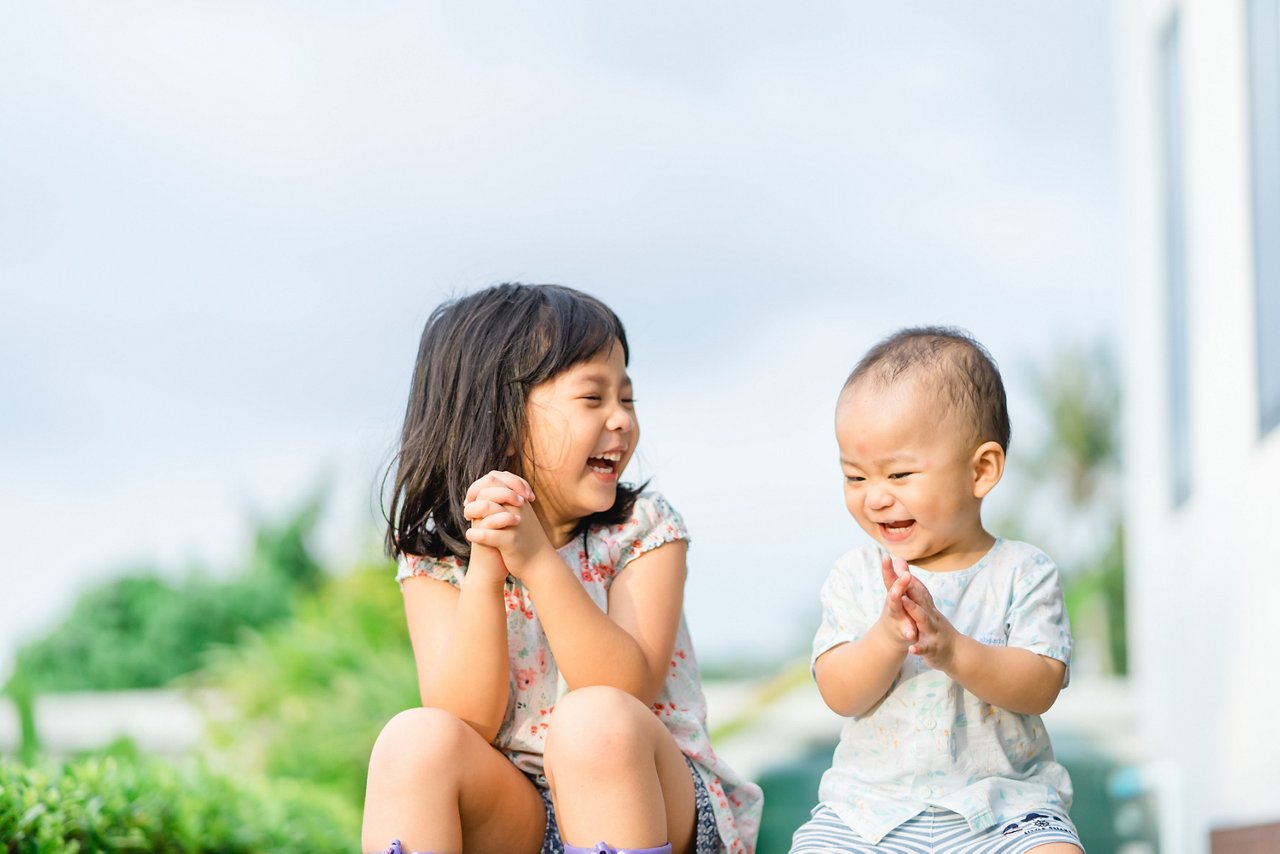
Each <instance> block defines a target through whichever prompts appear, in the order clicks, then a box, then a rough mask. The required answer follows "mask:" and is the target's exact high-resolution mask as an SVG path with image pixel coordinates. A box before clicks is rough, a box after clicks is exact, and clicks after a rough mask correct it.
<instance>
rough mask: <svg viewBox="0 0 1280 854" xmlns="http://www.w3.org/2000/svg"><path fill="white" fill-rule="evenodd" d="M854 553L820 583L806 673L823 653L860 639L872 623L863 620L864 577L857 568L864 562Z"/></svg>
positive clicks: (865, 618)
mask: <svg viewBox="0 0 1280 854" xmlns="http://www.w3.org/2000/svg"><path fill="white" fill-rule="evenodd" d="M858 555H859V553H856V552H855V553H853V554H851V555H846V556H845V557H843V558H841V559H840V560H839V561H838V562H837V563H836V565H835V567H834V568H832V570H831V574H830V575H828V576H827V580H826V581H825V582H824V583H823V585H822V622H821V623H820V624H819V625H818V632H817V634H815V635H814V637H813V655H812V656H811V657H810V659H809V670H810V672H813V671H814V668H815V667H816V666H817V663H818V657H819V656H821V655H822V654H823V653H824V652H826V651H827V650H829V649H831V648H833V647H837V646H839V645H840V644H842V643H853V642H854V641H856V640H860V639H861V638H862V636H863V635H864V634H866V633H867V629H868V627H869V626H870V625H871V623H872V622H873V620H868V619H867V609H866V607H865V606H864V604H863V603H862V601H861V600H862V598H863V593H864V591H863V588H864V586H865V584H866V583H867V579H866V578H864V577H863V576H864V575H865V573H864V572H861V571H860V569H861V564H862V563H863V562H864V561H862V560H858V559H857V557H858ZM877 580H879V579H877ZM881 586H882V587H883V584H882V585H881ZM878 616H879V615H878V614H876V617H878Z"/></svg>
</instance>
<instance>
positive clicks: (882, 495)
mask: <svg viewBox="0 0 1280 854" xmlns="http://www.w3.org/2000/svg"><path fill="white" fill-rule="evenodd" d="M892 504H893V495H892V494H890V492H889V490H887V489H884V488H882V487H879V486H873V487H871V488H870V489H868V490H867V508H868V509H870V510H884V509H886V508H888V507H890V506H892Z"/></svg>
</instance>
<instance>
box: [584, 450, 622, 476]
mask: <svg viewBox="0 0 1280 854" xmlns="http://www.w3.org/2000/svg"><path fill="white" fill-rule="evenodd" d="M620 462H622V454H621V452H618V451H613V452H610V453H607V454H601V455H600V456H598V457H588V458H587V468H589V469H591V470H592V471H593V472H595V473H596V474H617V473H618V463H620Z"/></svg>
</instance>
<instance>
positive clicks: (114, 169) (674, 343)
mask: <svg viewBox="0 0 1280 854" xmlns="http://www.w3.org/2000/svg"><path fill="white" fill-rule="evenodd" d="M1108 14H1109V13H1108V7H1107V4H1105V3H1103V2H1101V0H1091V2H1088V3H1072V4H1067V3H1058V4H1048V5H1037V6H1035V7H1034V8H1030V7H1027V6H1026V5H1025V4H1018V3H1013V2H980V3H973V4H965V5H964V6H963V7H956V8H951V7H945V6H944V7H924V6H905V7H904V6H902V5H901V4H898V5H893V6H885V5H883V4H872V3H865V2H859V3H835V2H826V3H816V2H815V3H805V4H802V5H800V6H795V5H791V6H786V7H783V6H777V5H774V4H746V5H743V4H729V3H725V2H719V3H710V4H698V5H697V6H693V7H690V6H687V5H684V4H675V3H659V4H657V5H654V4H646V5H645V6H643V7H638V6H637V7H620V6H617V5H588V4H581V3H551V4H538V5H537V6H529V5H527V4H519V3H476V4H465V5H462V4H410V3H377V4H373V5H365V6H361V7H351V6H346V5H341V4H324V3H322V4H311V3H306V4H304V3H300V2H295V3H283V4H271V5H269V6H262V5H260V4H251V3H230V4H216V5H208V4H193V3H178V4H161V3H154V2H132V3H122V4H111V5H110V6H101V5H98V4H91V3H83V2H82V3H59V4H8V5H7V6H5V7H4V8H3V10H0V383H2V385H0V400H2V402H0V406H2V407H3V413H2V414H0V471H3V473H4V474H3V477H0V500H3V502H4V506H5V507H6V508H8V512H7V513H6V516H7V519H6V522H5V525H6V528H8V526H10V525H12V526H13V527H12V529H11V530H9V531H7V532H6V533H7V535H6V537H5V540H6V542H7V543H8V546H7V548H6V550H5V553H3V554H0V566H3V571H4V573H5V577H6V581H7V582H8V581H12V584H11V585H10V586H11V589H14V590H16V591H17V593H18V595H17V596H16V597H13V598H11V599H9V600H8V601H9V604H5V605H3V606H0V623H2V624H3V625H5V626H6V629H5V632H4V633H6V634H10V637H9V638H0V653H3V652H4V648H3V644H4V643H5V642H8V643H12V642H13V639H14V638H16V637H18V636H20V635H23V634H28V633H30V632H32V631H35V630H36V629H37V628H38V627H39V626H41V625H44V624H47V622H48V621H49V620H51V619H52V618H53V616H54V615H55V614H56V613H57V612H58V611H59V609H61V608H63V607H65V606H66V604H67V603H68V602H69V601H70V598H71V597H73V596H74V594H75V592H76V591H77V589H78V588H79V587H81V586H82V585H83V583H84V579H86V578H89V577H94V576H100V575H102V574H104V573H107V572H109V571H110V570H111V569H112V568H113V567H115V566H117V565H119V564H121V563H124V562H128V561H133V560H146V559H155V560H160V561H166V562H181V561H183V560H185V559H187V558H188V557H189V556H191V555H200V556H204V557H205V558H207V560H209V561H210V562H212V563H214V564H218V563H219V562H221V561H225V560H228V559H229V558H230V557H231V556H232V555H234V554H235V553H236V548H237V545H238V544H239V543H240V542H241V541H242V539H243V538H244V537H245V536H246V532H245V531H244V525H243V520H244V517H245V515H246V513H247V512H248V510H249V508H254V507H256V508H264V509H266V508H278V507H281V506H283V505H287V504H289V503H290V502H292V501H294V500H297V499H299V498H300V496H301V494H302V493H303V492H305V491H306V490H307V489H309V488H310V487H311V486H312V485H313V484H315V483H316V482H317V481H318V480H319V479H320V478H321V477H322V476H323V474H324V473H326V472H327V473H328V476H329V477H331V478H332V480H333V483H334V490H335V498H334V502H335V503H334V508H333V510H332V513H331V516H332V517H333V518H332V520H331V524H330V525H328V526H327V528H326V532H327V533H326V547H327V548H328V549H329V550H331V552H333V553H334V554H335V555H343V554H347V555H349V554H351V553H353V552H356V551H358V550H359V549H361V548H364V547H366V546H367V543H368V537H367V531H368V529H369V528H370V527H372V526H373V525H374V524H375V519H376V513H375V511H374V510H373V509H372V507H371V501H370V496H371V493H372V491H373V490H375V489H376V480H377V476H378V473H379V472H378V468H379V465H380V464H382V463H384V462H385V460H386V458H387V454H388V453H389V450H390V446H391V443H392V441H393V439H394V435H395V431H396V428H397V425H396V421H397V419H398V417H399V414H400V411H401V408H402V406H403V400H404V394H405V388H406V385H407V379H408V374H409V370H410V367H411V363H412V358H413V354H414V352H415V350H416V343H417V336H418V334H419V332H420V329H421V325H422V322H423V321H424V320H425V318H426V316H427V314H428V313H429V312H430V310H431V308H432V307H433V306H434V305H435V304H436V303H437V302H438V301H439V300H440V299H442V298H445V297H447V296H449V295H451V294H455V293H461V292H465V291H469V290H472V289H475V288H476V287H479V286H482V285H485V284H488V283H490V282H493V281H499V280H525V281H560V282H564V283H566V284H571V285H574V286H577V287H580V288H583V289H585V290H588V291H591V292H593V293H596V294H598V295H600V296H601V297H603V298H604V299H605V300H606V301H608V302H609V303H610V304H611V305H613V306H614V307H615V309H617V310H618V311H619V313H620V314H621V315H622V317H623V319H624V320H625V321H626V322H627V324H628V330H629V333H630V335H631V337H632V339H633V345H634V352H635V362H634V366H633V373H634V374H635V375H636V377H637V380H638V382H639V389H640V393H641V395H642V396H643V409H642V413H643V417H644V418H645V444H646V448H645V449H644V452H645V455H646V456H645V459H646V460H648V461H650V463H651V464H652V466H653V469H654V471H653V472H652V473H653V474H654V475H655V476H656V480H655V483H656V484H658V485H659V486H661V487H662V488H665V489H669V490H670V492H671V493H672V498H673V500H675V501H676V504H677V506H678V507H679V508H680V509H681V510H682V511H684V513H685V514H686V516H687V517H688V518H689V521H690V524H691V526H692V530H693V536H694V539H695V542H696V543H697V545H696V546H695V549H696V551H695V555H696V557H697V561H698V564H697V566H696V567H695V572H694V574H693V575H692V576H691V581H690V591H689V609H690V622H691V624H692V626H693V631H694V634H695V637H697V638H698V640H699V644H700V646H701V647H703V649H704V657H707V654H708V653H709V652H710V653H712V654H714V655H728V654H730V653H732V652H734V651H736V650H738V649H743V650H745V651H748V652H761V651H767V649H766V648H767V647H768V646H769V645H770V644H772V645H776V644H778V643H782V642H784V639H782V638H781V635H770V634H769V633H768V632H761V631H759V625H758V623H759V619H758V617H759V615H760V614H762V613H764V612H765V611H767V610H768V609H769V608H776V609H779V610H780V611H787V612H788V613H790V614H799V613H802V612H804V611H805V609H807V608H810V607H812V602H813V601H814V600H815V599H816V584H817V583H818V581H819V580H820V578H821V576H822V574H823V573H825V569H826V566H827V565H829V563H830V561H831V560H832V559H833V558H834V557H835V556H836V555H837V554H838V553H839V552H840V551H843V550H844V549H845V548H847V547H848V546H849V545H851V544H852V540H853V537H854V536H856V531H854V530H853V529H852V527H851V526H852V523H851V522H848V521H847V520H846V519H845V518H844V516H843V510H842V508H841V506H840V504H839V493H838V489H837V488H836V486H833V485H832V484H833V483H834V481H833V480H832V479H831V477H830V474H831V472H830V471H829V470H828V469H829V468H830V466H831V463H830V460H829V459H828V457H829V454H827V452H826V449H825V447H824V444H823V443H824V442H827V436H826V431H828V426H829V425H828V420H829V419H828V416H829V407H830V398H831V396H832V395H833V394H834V391H833V389H834V388H836V387H838V384H839V381H840V379H841V378H843V376H844V374H845V372H847V370H848V368H849V366H850V365H851V364H852V362H853V361H854V360H855V359H856V358H857V356H858V354H859V353H860V352H861V350H862V349H864V348H865V347H866V346H868V345H869V344H870V343H872V342H873V341H874V340H876V339H877V338H879V337H880V336H882V335H883V334H885V333H887V332H889V331H891V329H892V328H894V327H895V326H897V325H903V324H907V323H924V322H946V323H956V324H960V325H963V326H966V327H967V328H969V329H970V330H971V331H972V332H974V334H976V335H977V336H978V337H979V338H980V339H981V340H983V341H984V342H985V343H987V345H988V346H989V347H990V348H991V349H992V351H993V352H994V353H995V354H996V356H997V358H998V359H999V360H1000V361H1001V363H1002V365H1004V366H1005V369H1006V375H1007V376H1008V377H1009V380H1010V383H1011V385H1015V386H1016V382H1017V376H1016V374H1017V372H1016V370H1014V368H1015V367H1016V366H1017V365H1018V364H1019V363H1022V362H1025V361H1027V360H1031V359H1034V358H1037V357H1040V356H1042V355H1045V354H1047V353H1048V352H1049V349H1050V348H1049V345H1050V344H1051V343H1052V342H1053V341H1055V340H1059V339H1062V338H1071V337H1081V336H1094V335H1104V336H1105V335H1113V334H1114V331H1115V328H1116V326H1117V324H1118V322H1119V312H1118V311H1117V310H1116V307H1115V306H1114V304H1113V299H1112V297H1113V294H1115V293H1116V292H1117V275H1118V273H1117V269H1118V264H1117V260H1116V257H1117V254H1118V238H1117V237H1116V231H1117V227H1118V217H1117V215H1116V212H1115V210H1114V208H1115V191H1114V188H1113V184H1114V179H1115V175H1114V163H1113V154H1112V139H1111V133H1112V122H1111V113H1110V111H1111V105H1110V92H1109V90H1110V47H1109V35H1108V25H1109V21H1108V18H1107V16H1108ZM1014 405H1015V430H1016V429H1017V428H1018V426H1019V425H1018V422H1017V418H1018V413H1017V407H1018V406H1019V405H1020V404H1019V399H1018V397H1017V395H1016V388H1015V400H1014ZM763 520H768V523H767V524H765V523H764V521H763ZM775 520H776V523H775ZM761 555H769V556H770V557H769V558H768V559H767V560H761ZM33 568H36V569H33ZM701 568H705V572H704V573H703V575H701V576H700V575H698V571H699V570H700V569H701ZM789 569H793V570H794V572H788V570H789ZM782 574H787V575H788V576H789V578H788V580H786V581H782V580H781V579H780V575H782ZM726 575H732V576H733V578H734V579H737V580H736V581H735V583H734V584H733V585H732V587H731V588H730V589H733V590H734V591H735V592H733V593H732V594H728V595H731V596H733V597H742V598H740V599H731V600H730V601H731V604H732V605H733V607H732V608H730V609H728V610H727V611H726V609H725V608H724V607H723V603H722V601H721V600H722V588H721V587H720V580H721V579H723V578H724V577H725V576H726ZM705 578H714V579H716V582H715V583H714V584H713V583H709V582H707V581H705V580H704V579H705ZM737 591H754V592H750V593H747V592H737ZM771 591H777V592H778V595H776V596H775V595H771ZM766 597H768V598H766ZM743 615H748V616H747V617H746V618H745V619H746V621H744V616H743ZM788 619H789V618H788ZM799 619H803V618H799ZM778 622H779V623H782V622H784V620H783V619H779V621H778ZM784 630H785V631H786V632H788V633H789V634H788V636H787V638H786V639H785V640H786V641H787V642H789V641H790V640H791V638H792V636H793V635H803V634H805V633H806V632H807V631H808V629H807V628H804V629H803V630H802V629H801V628H794V627H790V626H786V627H784V628H783V629H780V631H784ZM753 644H754V645H755V646H756V647H758V648H757V649H748V647H751V646H752V645H753Z"/></svg>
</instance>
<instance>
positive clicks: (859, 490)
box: [836, 381, 991, 572]
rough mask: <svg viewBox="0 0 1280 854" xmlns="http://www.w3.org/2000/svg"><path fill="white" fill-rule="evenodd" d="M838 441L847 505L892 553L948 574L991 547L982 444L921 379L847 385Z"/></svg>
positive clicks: (838, 410) (840, 410)
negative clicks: (979, 455)
mask: <svg viewBox="0 0 1280 854" xmlns="http://www.w3.org/2000/svg"><path fill="white" fill-rule="evenodd" d="M836 440H837V442H838V443H839V446H840V466H841V469H842V470H843V472H844V478H845V479H844V499H845V505H846V506H847V507H848V508H849V513H850V514H851V515H852V516H853V518H854V519H855V520H857V522H858V524H859V525H860V526H861V527H862V529H863V530H864V531H866V532H867V533H868V534H870V535H871V536H872V537H873V538H875V540H876V541H877V542H878V543H880V544H881V545H882V546H883V547H884V548H885V549H887V550H888V551H889V553H890V554H892V555H894V556H896V557H900V558H902V559H904V560H906V561H907V562H908V563H911V564H913V565H914V566H918V567H920V568H921V569H927V570H930V571H934V572H946V571H950V570H956V569H964V568H966V567H969V566H972V565H973V564H974V563H976V562H977V560H978V559H979V558H980V557H981V556H982V555H983V554H985V553H986V551H987V549H988V548H990V544H991V538H990V536H989V535H988V534H987V533H986V532H985V531H984V530H983V528H982V519H981V512H980V511H981V495H982V494H984V493H980V492H979V490H978V489H977V476H976V472H975V451H976V448H974V447H970V443H968V442H967V441H966V440H965V439H963V438H962V435H961V431H958V430H957V429H955V427H954V425H953V424H952V422H951V419H948V418H945V417H943V416H942V415H941V414H940V413H939V411H938V407H937V405H936V404H935V405H931V402H930V400H929V398H928V397H927V396H926V395H923V394H921V393H920V391H919V389H918V388H917V387H916V384H915V383H914V382H910V381H907V382H900V383H895V384H893V385H890V386H885V387H881V386H880V385H879V384H877V383H874V382H865V381H864V382H861V383H858V384H856V385H854V386H853V387H852V388H850V389H846V391H845V393H844V395H843V396H842V397H841V399H840V403H839V404H838V406H837V408H836Z"/></svg>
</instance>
